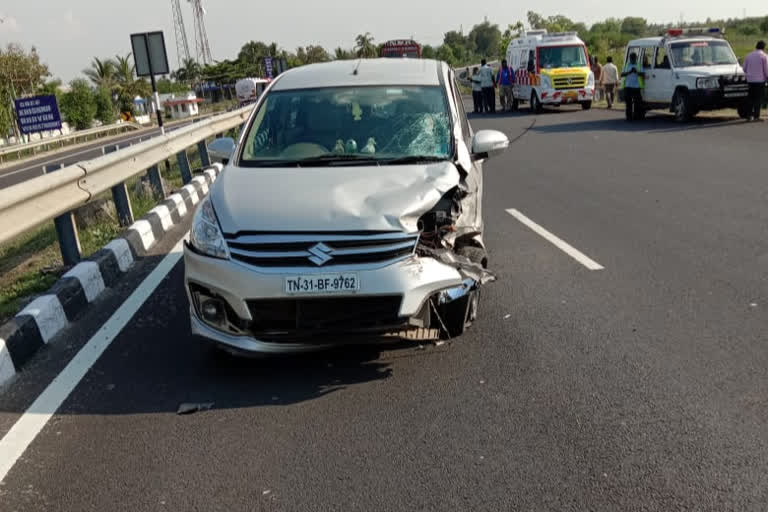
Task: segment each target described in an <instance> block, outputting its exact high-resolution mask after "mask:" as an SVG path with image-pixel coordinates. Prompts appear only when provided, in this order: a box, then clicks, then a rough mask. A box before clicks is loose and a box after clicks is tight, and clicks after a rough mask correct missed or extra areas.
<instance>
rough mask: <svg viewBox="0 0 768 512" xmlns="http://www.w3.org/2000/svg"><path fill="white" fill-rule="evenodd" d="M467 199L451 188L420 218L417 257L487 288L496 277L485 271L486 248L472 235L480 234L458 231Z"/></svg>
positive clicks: (465, 195)
mask: <svg viewBox="0 0 768 512" xmlns="http://www.w3.org/2000/svg"><path fill="white" fill-rule="evenodd" d="M467 196H468V194H467V192H466V191H464V190H463V189H461V188H460V187H454V188H453V189H451V190H449V191H448V192H447V193H446V194H445V195H443V197H442V198H440V201H438V202H437V204H436V205H435V206H433V207H432V209H430V210H429V211H428V212H427V213H425V214H424V215H422V216H421V218H420V219H419V231H420V237H419V244H418V245H417V247H416V254H418V255H419V256H422V257H428V258H434V259H436V260H437V261H440V262H442V263H445V264H446V265H450V266H451V267H454V268H455V269H457V270H458V271H459V273H461V275H462V277H464V278H465V279H469V280H472V281H474V282H475V283H477V284H486V283H490V282H493V281H495V280H496V277H495V276H494V275H493V273H491V272H489V271H488V269H487V268H486V267H487V266H488V258H487V255H486V251H485V248H483V247H482V246H481V245H480V244H479V243H478V242H477V241H476V240H475V237H474V235H478V234H480V231H479V230H471V229H470V230H467V229H466V228H462V229H460V228H459V227H458V224H459V219H460V218H461V216H462V213H463V211H464V210H463V207H462V201H463V200H464V199H465V198H466V197H467Z"/></svg>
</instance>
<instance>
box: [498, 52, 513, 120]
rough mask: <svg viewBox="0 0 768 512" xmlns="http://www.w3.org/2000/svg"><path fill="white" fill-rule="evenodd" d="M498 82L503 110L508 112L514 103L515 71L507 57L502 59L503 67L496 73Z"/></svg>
mask: <svg viewBox="0 0 768 512" xmlns="http://www.w3.org/2000/svg"><path fill="white" fill-rule="evenodd" d="M496 83H497V84H498V85H499V99H500V100H501V110H503V111H505V112H507V111H510V110H512V105H513V104H514V97H515V95H514V90H513V88H512V87H513V86H514V85H515V72H514V71H512V68H511V67H509V65H508V64H507V59H504V60H502V61H501V67H500V68H499V71H498V72H497V73H496Z"/></svg>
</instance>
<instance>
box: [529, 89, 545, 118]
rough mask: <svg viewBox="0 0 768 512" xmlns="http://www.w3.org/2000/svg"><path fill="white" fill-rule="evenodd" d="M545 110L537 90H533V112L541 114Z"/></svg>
mask: <svg viewBox="0 0 768 512" xmlns="http://www.w3.org/2000/svg"><path fill="white" fill-rule="evenodd" d="M543 111H544V105H542V104H541V101H539V97H538V96H537V95H536V91H531V113H533V114H541V113H542V112H543Z"/></svg>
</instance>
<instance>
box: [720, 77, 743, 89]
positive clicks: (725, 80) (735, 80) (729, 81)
mask: <svg viewBox="0 0 768 512" xmlns="http://www.w3.org/2000/svg"><path fill="white" fill-rule="evenodd" d="M720 82H721V83H722V84H723V85H725V86H729V85H737V84H744V85H747V77H746V76H745V75H724V76H722V77H720Z"/></svg>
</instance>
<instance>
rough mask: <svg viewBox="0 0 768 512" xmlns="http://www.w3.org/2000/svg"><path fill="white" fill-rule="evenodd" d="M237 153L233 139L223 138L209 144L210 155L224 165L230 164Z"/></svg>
mask: <svg viewBox="0 0 768 512" xmlns="http://www.w3.org/2000/svg"><path fill="white" fill-rule="evenodd" d="M234 152H235V140H234V139H232V138H231V137H222V138H221V139H216V140H214V141H213V142H211V143H210V144H208V154H209V155H210V156H211V158H212V159H214V160H220V161H222V162H224V163H227V162H229V160H230V159H231V158H232V155H233V154H234Z"/></svg>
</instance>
